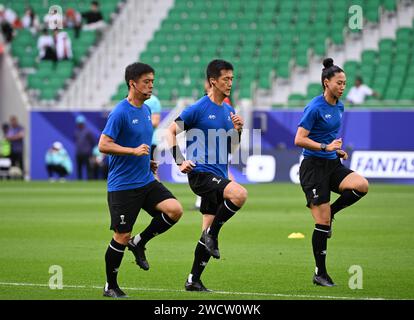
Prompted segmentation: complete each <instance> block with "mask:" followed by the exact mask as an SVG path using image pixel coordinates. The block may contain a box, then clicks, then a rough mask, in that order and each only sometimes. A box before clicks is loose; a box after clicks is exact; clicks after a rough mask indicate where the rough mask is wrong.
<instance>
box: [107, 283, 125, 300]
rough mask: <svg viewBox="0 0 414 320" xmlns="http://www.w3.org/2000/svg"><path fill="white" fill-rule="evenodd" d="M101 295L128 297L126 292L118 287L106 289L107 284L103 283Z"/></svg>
mask: <svg viewBox="0 0 414 320" xmlns="http://www.w3.org/2000/svg"><path fill="white" fill-rule="evenodd" d="M103 296H104V297H108V298H128V296H127V295H126V293H125V292H123V291H122V290H121V289H120V288H113V289H108V284H106V285H105V288H104V290H103Z"/></svg>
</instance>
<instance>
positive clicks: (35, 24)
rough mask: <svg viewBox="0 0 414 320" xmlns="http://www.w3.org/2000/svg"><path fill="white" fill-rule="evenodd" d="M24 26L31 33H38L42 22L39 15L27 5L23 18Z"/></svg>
mask: <svg viewBox="0 0 414 320" xmlns="http://www.w3.org/2000/svg"><path fill="white" fill-rule="evenodd" d="M22 25H23V28H25V29H29V30H30V32H31V33H33V34H36V33H37V32H38V30H39V28H40V22H39V18H38V17H37V15H36V14H35V13H34V11H33V9H32V8H31V7H27V8H26V11H25V13H24V16H23V18H22Z"/></svg>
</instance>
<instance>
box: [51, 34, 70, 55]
mask: <svg viewBox="0 0 414 320" xmlns="http://www.w3.org/2000/svg"><path fill="white" fill-rule="evenodd" d="M54 40H55V46H56V55H57V59H58V60H67V59H72V57H73V54H72V42H71V40H70V38H69V35H68V34H67V33H66V32H65V31H59V30H58V29H56V30H55V31H54Z"/></svg>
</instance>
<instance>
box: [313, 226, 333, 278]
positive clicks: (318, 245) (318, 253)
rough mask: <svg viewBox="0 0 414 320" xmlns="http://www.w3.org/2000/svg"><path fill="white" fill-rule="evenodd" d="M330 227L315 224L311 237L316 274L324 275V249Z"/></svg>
mask: <svg viewBox="0 0 414 320" xmlns="http://www.w3.org/2000/svg"><path fill="white" fill-rule="evenodd" d="M329 229H330V227H329V226H325V225H322V224H315V230H313V235H312V248H313V256H314V257H315V263H316V269H317V270H316V272H315V273H316V274H317V275H321V274H326V265H325V260H326V248H327V244H328V231H329Z"/></svg>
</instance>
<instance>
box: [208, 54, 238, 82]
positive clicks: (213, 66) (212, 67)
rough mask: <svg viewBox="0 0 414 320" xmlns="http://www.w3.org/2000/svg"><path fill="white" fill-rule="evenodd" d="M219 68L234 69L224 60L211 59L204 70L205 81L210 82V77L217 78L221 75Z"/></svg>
mask: <svg viewBox="0 0 414 320" xmlns="http://www.w3.org/2000/svg"><path fill="white" fill-rule="evenodd" d="M221 70H234V69H233V65H232V64H231V63H230V62H228V61H225V60H221V59H215V60H213V61H211V62H210V63H209V64H208V66H207V70H206V77H207V81H209V83H210V78H214V79H217V78H218V77H220V75H221Z"/></svg>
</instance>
